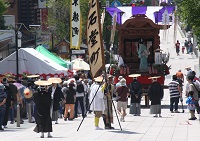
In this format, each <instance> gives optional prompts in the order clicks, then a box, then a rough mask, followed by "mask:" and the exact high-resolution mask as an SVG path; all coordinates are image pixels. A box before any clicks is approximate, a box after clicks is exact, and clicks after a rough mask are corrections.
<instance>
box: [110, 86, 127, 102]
mask: <svg viewBox="0 0 200 141" xmlns="http://www.w3.org/2000/svg"><path fill="white" fill-rule="evenodd" d="M124 88H125V87H123V88H122V90H121V92H120V93H119V95H117V96H116V97H113V98H112V100H113V101H116V102H118V100H119V99H120V98H121V97H120V95H121V93H122V92H123V90H124Z"/></svg>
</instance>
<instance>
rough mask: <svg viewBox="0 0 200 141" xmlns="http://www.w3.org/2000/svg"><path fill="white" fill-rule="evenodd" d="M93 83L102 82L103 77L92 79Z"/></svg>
mask: <svg viewBox="0 0 200 141" xmlns="http://www.w3.org/2000/svg"><path fill="white" fill-rule="evenodd" d="M94 81H95V82H102V81H103V77H102V76H98V77H96V78H94Z"/></svg>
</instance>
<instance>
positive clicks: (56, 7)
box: [47, 0, 70, 42]
mask: <svg viewBox="0 0 200 141" xmlns="http://www.w3.org/2000/svg"><path fill="white" fill-rule="evenodd" d="M48 7H49V9H48V12H49V13H48V23H47V25H48V26H49V27H53V28H54V32H55V33H56V38H57V41H61V40H63V39H67V40H69V38H70V1H69V0H59V1H57V0H49V1H48ZM57 41H56V42H57Z"/></svg>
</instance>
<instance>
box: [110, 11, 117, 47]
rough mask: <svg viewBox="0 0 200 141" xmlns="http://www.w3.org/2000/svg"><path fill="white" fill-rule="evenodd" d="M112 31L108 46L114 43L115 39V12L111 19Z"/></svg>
mask: <svg viewBox="0 0 200 141" xmlns="http://www.w3.org/2000/svg"><path fill="white" fill-rule="evenodd" d="M112 21H113V22H112V30H111V37H110V44H111V45H112V44H113V43H114V39H115V30H116V21H117V12H116V11H115V13H114V15H113V17H112Z"/></svg>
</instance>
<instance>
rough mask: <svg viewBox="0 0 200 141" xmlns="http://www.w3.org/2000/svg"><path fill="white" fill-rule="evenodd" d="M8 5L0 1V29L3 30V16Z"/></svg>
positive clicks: (2, 0)
mask: <svg viewBox="0 0 200 141" xmlns="http://www.w3.org/2000/svg"><path fill="white" fill-rule="evenodd" d="M8 6H9V5H8V3H7V2H6V1H5V0H0V29H5V28H6V27H5V25H4V23H5V21H4V18H3V16H2V15H3V14H4V13H5V12H6V10H7V8H8Z"/></svg>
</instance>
